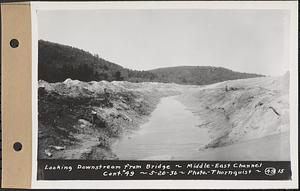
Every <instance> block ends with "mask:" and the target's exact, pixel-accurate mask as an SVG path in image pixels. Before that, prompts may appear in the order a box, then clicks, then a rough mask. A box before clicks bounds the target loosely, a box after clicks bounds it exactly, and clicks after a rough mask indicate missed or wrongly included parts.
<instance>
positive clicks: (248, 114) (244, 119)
mask: <svg viewBox="0 0 300 191" xmlns="http://www.w3.org/2000/svg"><path fill="white" fill-rule="evenodd" d="M288 88H289V74H286V75H284V76H282V77H261V78H252V79H242V80H232V81H226V82H221V83H217V84H212V85H209V86H205V87H202V88H199V89H198V90H197V89H192V90H190V91H189V92H188V93H185V94H182V95H181V96H180V97H179V100H180V101H182V102H183V103H184V104H185V105H187V106H188V107H189V108H190V109H191V110H192V111H193V112H194V113H195V114H196V115H198V116H199V118H200V119H201V121H202V122H201V124H199V128H207V129H208V131H209V134H210V138H211V141H210V142H209V143H208V144H207V145H205V146H204V148H203V149H205V148H214V147H220V146H224V145H229V144H232V143H236V142H242V141H246V140H252V139H257V138H261V137H266V136H270V135H274V134H280V133H283V132H288V131H289V91H288V90H289V89H288Z"/></svg>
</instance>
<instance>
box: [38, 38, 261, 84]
mask: <svg viewBox="0 0 300 191" xmlns="http://www.w3.org/2000/svg"><path fill="white" fill-rule="evenodd" d="M259 76H262V75H257V74H248V73H239V72H234V71H232V70H228V69H225V68H221V67H211V66H180V67H171V68H160V69H155V70H150V71H137V70H131V69H127V68H124V67H122V66H120V65H117V64H115V63H112V62H109V61H107V60H104V59H102V58H100V57H99V56H98V55H93V54H91V53H89V52H87V51H84V50H81V49H78V48H74V47H71V46H66V45H61V44H57V43H52V42H48V41H44V40H39V49H38V78H39V79H40V80H45V81H47V82H61V81H64V80H66V79H67V78H71V79H73V80H75V79H76V80H80V81H101V80H106V81H130V82H174V83H179V84H195V85H204V84H211V83H216V82H221V81H225V80H233V79H242V78H252V77H259Z"/></svg>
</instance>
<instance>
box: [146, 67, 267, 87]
mask: <svg viewBox="0 0 300 191" xmlns="http://www.w3.org/2000/svg"><path fill="white" fill-rule="evenodd" d="M150 72H152V73H154V74H155V75H156V76H158V77H159V79H160V80H161V81H162V82H169V81H171V82H174V83H179V84H196V85H204V84H212V83H217V82H222V81H226V80H235V79H243V78H255V77H262V76H263V75H257V74H249V73H241V72H235V71H232V70H229V69H226V68H222V67H212V66H178V67H168V68H158V69H155V70H150Z"/></svg>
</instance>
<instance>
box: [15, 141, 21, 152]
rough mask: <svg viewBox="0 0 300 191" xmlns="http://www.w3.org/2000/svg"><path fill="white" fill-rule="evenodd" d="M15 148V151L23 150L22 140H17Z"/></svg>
mask: <svg viewBox="0 0 300 191" xmlns="http://www.w3.org/2000/svg"><path fill="white" fill-rule="evenodd" d="M14 150H15V151H20V150H22V144H21V143H20V142H15V143H14Z"/></svg>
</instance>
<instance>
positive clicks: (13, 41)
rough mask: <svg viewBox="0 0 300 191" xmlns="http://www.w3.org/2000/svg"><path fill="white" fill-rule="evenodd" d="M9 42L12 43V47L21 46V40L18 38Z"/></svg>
mask: <svg viewBox="0 0 300 191" xmlns="http://www.w3.org/2000/svg"><path fill="white" fill-rule="evenodd" d="M9 44H10V47H12V48H18V47H19V41H18V40H17V39H11V40H10V42H9Z"/></svg>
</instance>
